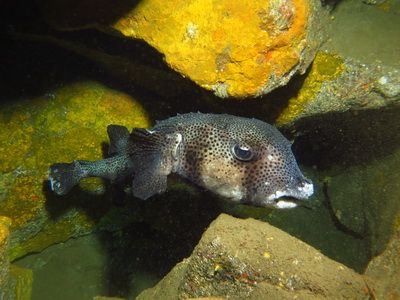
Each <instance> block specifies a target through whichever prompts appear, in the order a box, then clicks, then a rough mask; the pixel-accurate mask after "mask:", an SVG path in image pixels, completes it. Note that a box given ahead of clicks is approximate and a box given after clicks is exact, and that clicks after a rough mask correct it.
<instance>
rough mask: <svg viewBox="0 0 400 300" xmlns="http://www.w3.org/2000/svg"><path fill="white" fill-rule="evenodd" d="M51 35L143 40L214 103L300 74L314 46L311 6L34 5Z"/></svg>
mask: <svg viewBox="0 0 400 300" xmlns="http://www.w3.org/2000/svg"><path fill="white" fill-rule="evenodd" d="M38 3H39V6H40V7H41V10H42V13H43V15H44V16H45V18H46V20H47V21H48V22H49V23H50V24H52V25H53V27H56V28H58V29H62V30H71V29H78V28H85V27H86V28H87V27H93V26H95V27H97V28H100V27H99V26H98V25H101V26H102V28H104V27H105V26H108V25H110V24H111V27H113V28H114V29H116V30H118V31H120V32H121V33H122V34H123V35H125V36H127V37H131V38H139V39H143V40H145V41H146V42H147V43H148V44H150V45H151V46H153V47H154V48H156V49H157V50H158V51H159V52H161V53H162V54H164V56H165V60H166V62H167V63H168V65H169V66H170V67H171V68H172V69H174V70H176V71H178V72H179V73H181V74H182V75H183V76H184V77H188V78H190V79H191V80H193V81H194V82H196V83H197V84H198V85H200V86H202V87H204V88H206V89H208V90H212V91H214V93H215V94H216V95H218V96H219V97H228V96H234V97H246V96H256V95H261V94H266V93H268V92H270V91H271V90H273V89H275V88H277V87H279V86H282V85H285V84H286V83H287V82H288V81H289V79H290V78H291V77H292V76H293V75H294V74H296V73H304V72H305V70H306V68H307V67H308V65H309V64H310V62H311V61H312V59H313V57H314V54H315V51H316V49H317V48H318V47H319V45H320V43H321V41H322V30H321V28H322V24H323V23H324V22H325V21H326V12H324V11H323V10H322V8H321V4H320V2H319V1H317V0H293V1H282V0H270V1H233V2H232V1H225V0H224V1H218V2H215V1H211V0H196V1H189V2H188V1H182V0H174V1H167V2H165V1H159V0H146V1H140V2H138V3H136V4H131V5H130V6H129V4H127V3H119V4H116V5H113V7H110V8H109V9H108V10H107V8H108V7H109V6H108V5H107V4H105V3H102V4H100V7H102V8H103V9H99V5H98V4H97V3H93V1H90V0H86V1H79V3H77V2H76V1H72V2H71V1H64V0H58V1H47V0H40V1H38Z"/></svg>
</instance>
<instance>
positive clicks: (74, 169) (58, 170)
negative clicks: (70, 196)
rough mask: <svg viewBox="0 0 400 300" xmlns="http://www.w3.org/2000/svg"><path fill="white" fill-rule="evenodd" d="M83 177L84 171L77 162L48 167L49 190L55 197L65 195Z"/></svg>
mask: <svg viewBox="0 0 400 300" xmlns="http://www.w3.org/2000/svg"><path fill="white" fill-rule="evenodd" d="M83 177H84V171H83V169H82V166H81V165H80V163H79V162H78V161H74V162H72V163H70V164H68V163H58V164H54V165H52V166H50V174H49V181H50V188H51V190H52V191H53V192H55V193H56V194H57V195H65V194H67V193H68V192H69V190H70V189H72V188H73V187H74V186H75V185H77V184H78V183H79V181H80V180H81V179H82V178H83Z"/></svg>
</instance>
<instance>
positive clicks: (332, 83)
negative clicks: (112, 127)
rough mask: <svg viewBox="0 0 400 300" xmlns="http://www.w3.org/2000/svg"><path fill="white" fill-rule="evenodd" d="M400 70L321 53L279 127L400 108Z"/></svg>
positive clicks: (290, 103) (283, 114)
mask: <svg viewBox="0 0 400 300" xmlns="http://www.w3.org/2000/svg"><path fill="white" fill-rule="evenodd" d="M399 86H400V71H399V70H397V69H394V68H392V67H389V66H382V65H378V64H370V65H367V64H363V63H361V62H359V61H356V60H353V59H349V58H342V57H340V56H338V55H335V54H332V53H327V52H319V53H318V54H317V55H316V58H315V60H314V62H313V64H312V66H311V69H310V71H309V73H308V74H307V76H306V77H305V80H304V83H303V84H302V86H301V88H300V90H299V92H298V94H297V95H296V96H295V97H293V98H291V99H289V101H288V104H287V106H286V108H284V109H283V110H282V112H281V113H280V114H279V115H278V117H277V119H276V125H278V126H280V127H285V128H286V127H293V126H295V125H296V123H298V121H301V120H302V119H304V118H310V117H318V116H321V115H323V114H327V113H342V112H346V111H349V110H353V111H357V110H366V109H378V108H382V107H391V106H393V105H398V104H399V101H400V88H399Z"/></svg>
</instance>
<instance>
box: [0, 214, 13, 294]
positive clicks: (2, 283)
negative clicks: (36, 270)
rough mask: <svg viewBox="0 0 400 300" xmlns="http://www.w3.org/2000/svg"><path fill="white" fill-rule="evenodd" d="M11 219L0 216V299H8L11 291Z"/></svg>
mask: <svg viewBox="0 0 400 300" xmlns="http://www.w3.org/2000/svg"><path fill="white" fill-rule="evenodd" d="M10 225H11V220H10V219H9V218H6V217H2V216H0V299H6V297H8V294H9V292H10V273H9V272H10V262H9V260H8V255H7V250H8V237H9V234H10V232H9V226H10Z"/></svg>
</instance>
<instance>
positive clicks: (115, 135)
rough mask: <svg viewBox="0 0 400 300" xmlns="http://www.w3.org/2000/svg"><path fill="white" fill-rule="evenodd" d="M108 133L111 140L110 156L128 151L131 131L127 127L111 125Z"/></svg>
mask: <svg viewBox="0 0 400 300" xmlns="http://www.w3.org/2000/svg"><path fill="white" fill-rule="evenodd" d="M107 133H108V138H109V139H110V148H109V150H108V154H109V155H113V154H116V153H119V152H122V151H123V150H124V149H126V147H127V145H128V140H129V131H128V129H127V128H126V127H124V126H121V125H113V124H111V125H108V126H107Z"/></svg>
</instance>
